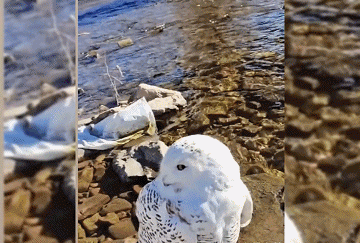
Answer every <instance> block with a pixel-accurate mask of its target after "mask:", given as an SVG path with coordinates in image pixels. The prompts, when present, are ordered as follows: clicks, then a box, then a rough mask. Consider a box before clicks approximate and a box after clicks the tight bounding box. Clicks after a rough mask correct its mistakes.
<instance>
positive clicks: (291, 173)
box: [285, 0, 360, 243]
mask: <svg viewBox="0 0 360 243" xmlns="http://www.w3.org/2000/svg"><path fill="white" fill-rule="evenodd" d="M285 7H286V10H285V11H286V45H287V48H286V71H285V75H286V95H285V97H286V145H285V148H286V152H285V161H286V166H285V167H286V191H285V194H286V208H287V211H288V213H289V214H290V216H292V217H293V218H294V220H295V222H296V223H297V224H298V226H299V228H300V229H301V228H302V232H303V233H304V242H343V243H347V242H359V240H360V234H359V230H358V229H359V225H360V221H359V219H360V194H359V191H360V187H359V185H360V184H359V183H360V177H359V171H360V170H359V168H360V163H359V155H360V154H359V151H360V150H359V124H360V123H359V121H360V117H359V115H360V113H359V99H358V97H359V94H360V93H359V91H360V90H359V85H358V83H359V74H360V73H359V68H358V66H359V63H358V60H359V50H360V45H359V40H360V32H359V29H358V26H359V23H360V22H359V14H358V11H359V4H358V3H355V2H350V1H345V2H344V1H325V2H318V1H315V2H314V1H297V0H295V1H294V0H292V1H287V2H286V4H285Z"/></svg>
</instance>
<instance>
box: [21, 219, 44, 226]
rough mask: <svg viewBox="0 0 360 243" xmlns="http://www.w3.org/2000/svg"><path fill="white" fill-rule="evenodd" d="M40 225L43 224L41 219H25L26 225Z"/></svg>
mask: <svg viewBox="0 0 360 243" xmlns="http://www.w3.org/2000/svg"><path fill="white" fill-rule="evenodd" d="M40 223H41V219H40V218H37V217H34V218H26V219H25V224H26V225H30V226H35V225H39V224H40Z"/></svg>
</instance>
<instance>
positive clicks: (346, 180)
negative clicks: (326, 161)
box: [341, 162, 360, 198]
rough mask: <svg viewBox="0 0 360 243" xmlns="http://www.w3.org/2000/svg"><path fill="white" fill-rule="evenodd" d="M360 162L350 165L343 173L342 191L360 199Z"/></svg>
mask: <svg viewBox="0 0 360 243" xmlns="http://www.w3.org/2000/svg"><path fill="white" fill-rule="evenodd" d="M359 171H360V162H356V163H353V164H350V165H348V166H346V167H345V168H344V170H343V171H342V172H341V181H342V183H341V184H342V189H343V190H344V191H346V192H347V193H348V194H350V195H352V196H354V197H356V198H360V175H359Z"/></svg>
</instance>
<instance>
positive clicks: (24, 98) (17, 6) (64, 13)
mask: <svg viewBox="0 0 360 243" xmlns="http://www.w3.org/2000/svg"><path fill="white" fill-rule="evenodd" d="M49 2H50V1H44V2H43V3H42V4H36V3H33V2H30V1H24V2H22V1H16V2H12V1H10V0H7V1H5V11H4V13H5V15H4V22H5V24H4V27H5V28H4V34H5V36H4V52H5V53H6V54H9V55H11V56H12V57H13V58H14V60H13V61H11V62H8V63H7V64H6V65H5V82H4V88H5V93H6V94H7V95H6V105H7V107H11V106H16V105H21V104H25V103H27V102H28V101H30V100H32V99H34V98H38V97H39V92H40V85H41V81H40V80H41V79H42V78H43V77H44V76H46V74H48V73H49V72H50V71H51V70H55V69H59V70H61V69H66V68H67V57H66V55H65V52H64V50H63V49H62V48H61V46H60V41H59V37H58V35H57V34H56V33H55V32H54V22H53V18H52V16H51V14H50V10H49V9H50V5H48V4H47V3H49ZM54 3H55V4H54V8H53V11H54V15H55V19H56V26H57V28H58V30H59V31H60V32H61V33H62V36H63V40H64V44H65V45H67V48H66V49H68V52H69V53H70V54H71V55H72V56H74V54H75V51H74V50H75V22H74V16H75V1H74V0H66V1H54ZM70 82H71V81H70ZM70 82H69V83H70ZM10 94H11V95H10Z"/></svg>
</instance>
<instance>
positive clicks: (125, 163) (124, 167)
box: [112, 154, 144, 183]
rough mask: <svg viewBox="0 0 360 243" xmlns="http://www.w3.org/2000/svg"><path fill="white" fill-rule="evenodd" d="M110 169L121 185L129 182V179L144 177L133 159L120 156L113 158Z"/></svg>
mask: <svg viewBox="0 0 360 243" xmlns="http://www.w3.org/2000/svg"><path fill="white" fill-rule="evenodd" d="M112 167H113V169H114V171H115V172H116V173H117V174H118V176H119V177H120V180H121V181H122V182H123V183H126V182H129V181H130V180H131V179H130V177H141V176H144V170H143V168H142V166H141V164H140V163H139V162H138V161H136V160H135V159H133V158H130V157H123V155H122V154H118V155H117V156H116V157H115V158H114V160H113V162H112Z"/></svg>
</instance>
